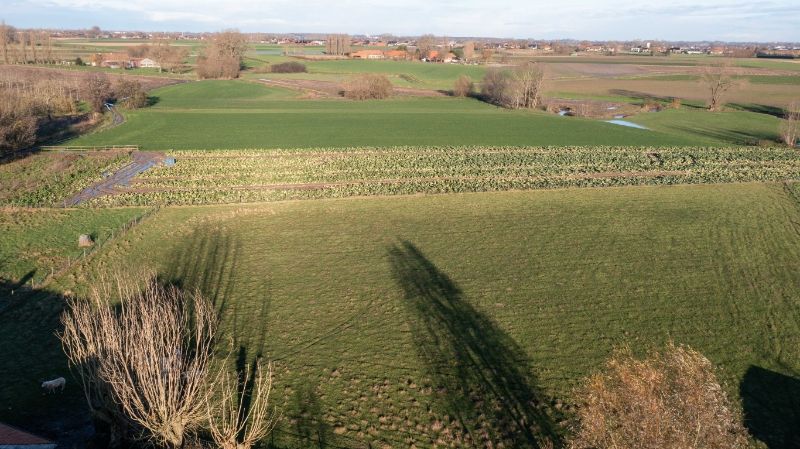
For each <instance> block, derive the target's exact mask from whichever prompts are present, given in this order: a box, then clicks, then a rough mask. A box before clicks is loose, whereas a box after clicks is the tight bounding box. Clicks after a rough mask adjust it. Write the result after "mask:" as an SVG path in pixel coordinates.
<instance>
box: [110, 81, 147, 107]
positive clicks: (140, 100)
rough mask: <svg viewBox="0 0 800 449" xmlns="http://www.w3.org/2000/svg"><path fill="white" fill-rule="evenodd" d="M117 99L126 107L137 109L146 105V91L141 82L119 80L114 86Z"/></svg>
mask: <svg viewBox="0 0 800 449" xmlns="http://www.w3.org/2000/svg"><path fill="white" fill-rule="evenodd" d="M115 91H116V97H117V100H119V101H120V102H121V103H122V104H123V105H124V106H125V107H126V108H128V109H138V108H143V107H145V106H147V93H145V91H144V89H143V88H142V83H140V82H139V81H136V80H132V81H128V80H125V79H122V80H119V82H117V86H116V88H115Z"/></svg>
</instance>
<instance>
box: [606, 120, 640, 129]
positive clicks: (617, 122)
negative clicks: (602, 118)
mask: <svg viewBox="0 0 800 449" xmlns="http://www.w3.org/2000/svg"><path fill="white" fill-rule="evenodd" d="M606 123H611V124H614V125H620V126H627V127H629V128H636V129H646V130H649V129H650V128H648V127H646V126H642V125H639V124H638V123H633V122H629V121H627V120H606Z"/></svg>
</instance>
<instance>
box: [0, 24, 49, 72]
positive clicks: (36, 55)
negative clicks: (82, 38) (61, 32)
mask: <svg viewBox="0 0 800 449" xmlns="http://www.w3.org/2000/svg"><path fill="white" fill-rule="evenodd" d="M0 56H2V58H3V64H48V63H52V62H53V61H54V57H53V39H52V37H51V36H50V33H48V32H46V31H41V30H28V31H21V30H17V29H16V28H14V27H13V26H11V25H6V23H5V22H2V23H0Z"/></svg>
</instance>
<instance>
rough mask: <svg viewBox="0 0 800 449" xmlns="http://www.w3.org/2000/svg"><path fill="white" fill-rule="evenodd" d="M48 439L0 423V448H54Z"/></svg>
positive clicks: (53, 444)
mask: <svg viewBox="0 0 800 449" xmlns="http://www.w3.org/2000/svg"><path fill="white" fill-rule="evenodd" d="M55 447H56V444H55V443H53V442H52V441H50V440H45V439H44V438H41V437H37V436H36V435H33V434H30V433H28V432H24V431H22V430H19V429H16V428H14V427H11V426H8V425H6V424H3V423H0V449H55Z"/></svg>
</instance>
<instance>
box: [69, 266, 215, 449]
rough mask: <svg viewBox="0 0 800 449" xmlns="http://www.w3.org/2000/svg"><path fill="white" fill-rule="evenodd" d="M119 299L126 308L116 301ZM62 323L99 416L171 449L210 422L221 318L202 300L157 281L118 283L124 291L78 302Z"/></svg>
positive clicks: (71, 356)
mask: <svg viewBox="0 0 800 449" xmlns="http://www.w3.org/2000/svg"><path fill="white" fill-rule="evenodd" d="M113 297H117V298H119V299H120V301H119V303H118V305H114V304H112V303H111V302H109V298H113ZM62 322H63V324H64V330H63V332H62V334H61V335H60V337H61V341H62V343H63V346H64V350H65V352H66V354H67V357H68V358H69V360H70V363H71V365H72V366H74V367H76V368H77V369H78V374H79V375H80V377H81V378H82V380H83V385H84V388H85V389H86V395H87V398H88V399H90V401H89V402H90V406H91V407H92V409H93V410H98V409H102V410H103V411H104V412H105V413H106V414H107V418H108V419H111V420H120V419H122V423H119V422H116V423H115V425H117V426H118V427H122V428H125V427H128V428H135V429H138V430H141V431H142V433H143V434H144V435H145V436H146V438H147V439H148V440H151V441H152V442H154V443H156V444H159V445H162V446H167V447H180V446H181V445H182V444H183V442H184V438H185V437H186V435H187V433H188V432H190V431H192V430H194V429H196V428H197V427H198V426H199V425H200V424H201V423H202V422H203V421H204V418H205V417H206V409H207V400H208V397H209V394H210V391H212V390H213V388H214V387H215V385H216V381H217V379H216V377H217V375H216V374H214V373H212V369H211V361H212V349H213V345H214V342H215V337H216V332H217V318H216V313H215V312H214V309H213V307H212V306H211V304H210V302H208V301H207V300H205V299H204V298H203V297H202V296H201V295H200V294H197V293H195V294H186V293H184V292H183V291H181V290H179V289H177V288H175V287H164V286H162V285H160V284H159V283H157V282H156V281H155V279H151V280H149V281H148V282H147V284H146V286H145V287H144V289H141V290H140V289H138V288H136V286H135V285H134V283H132V282H126V281H119V280H118V281H117V283H116V292H112V291H110V289H108V288H104V289H100V290H96V291H95V292H94V293H93V295H92V300H91V301H85V300H80V299H73V300H71V301H70V302H69V308H68V310H67V311H66V312H65V313H64V315H63V316H62ZM120 424H121V426H120Z"/></svg>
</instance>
